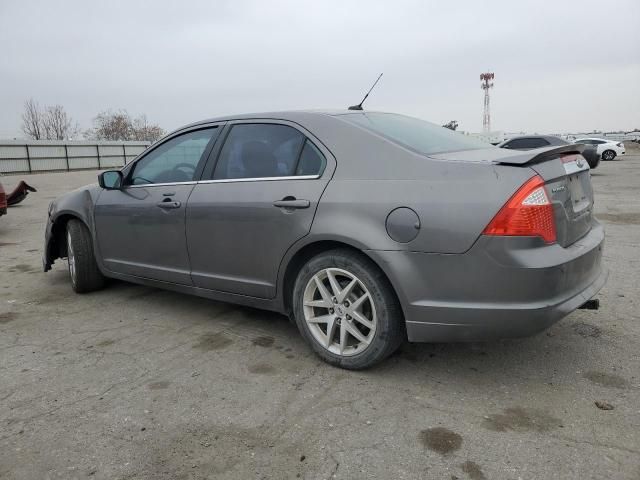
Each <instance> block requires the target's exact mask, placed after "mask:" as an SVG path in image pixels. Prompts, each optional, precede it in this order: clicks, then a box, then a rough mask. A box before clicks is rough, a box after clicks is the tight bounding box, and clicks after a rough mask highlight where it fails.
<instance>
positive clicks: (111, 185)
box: [98, 170, 122, 190]
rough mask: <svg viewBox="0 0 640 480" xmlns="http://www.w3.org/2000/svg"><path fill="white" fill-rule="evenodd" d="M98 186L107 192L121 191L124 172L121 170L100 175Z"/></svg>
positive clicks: (108, 171)
mask: <svg viewBox="0 0 640 480" xmlns="http://www.w3.org/2000/svg"><path fill="white" fill-rule="evenodd" d="M98 185H100V187H102V188H104V189H107V190H120V189H121V188H122V172H121V171H120V170H107V171H106V172H102V173H101V174H100V175H98Z"/></svg>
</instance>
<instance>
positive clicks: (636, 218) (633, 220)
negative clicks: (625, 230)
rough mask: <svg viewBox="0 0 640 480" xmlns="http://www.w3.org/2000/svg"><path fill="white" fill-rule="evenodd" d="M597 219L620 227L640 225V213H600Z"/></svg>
mask: <svg viewBox="0 0 640 480" xmlns="http://www.w3.org/2000/svg"><path fill="white" fill-rule="evenodd" d="M596 218H597V219H598V220H604V221H605V222H609V223H616V224H619V225H640V213H600V214H597V215H596Z"/></svg>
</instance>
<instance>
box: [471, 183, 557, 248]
mask: <svg viewBox="0 0 640 480" xmlns="http://www.w3.org/2000/svg"><path fill="white" fill-rule="evenodd" d="M482 233H483V234H485V235H501V236H525V237H542V239H543V240H544V241H545V242H546V243H553V242H555V241H556V222H555V219H554V215H553V206H552V205H551V202H550V201H549V196H548V195H547V191H546V190H545V188H544V180H542V178H540V177H539V176H538V175H536V176H535V177H533V178H531V179H529V180H527V181H526V182H525V184H524V185H522V187H520V188H519V189H518V191H517V192H516V193H514V194H513V196H512V197H511V198H510V199H509V201H508V202H507V203H505V205H504V206H503V207H502V208H501V209H500V211H499V212H498V213H497V214H496V216H495V217H493V220H491V222H489V225H487V227H486V228H485V229H484V232H482Z"/></svg>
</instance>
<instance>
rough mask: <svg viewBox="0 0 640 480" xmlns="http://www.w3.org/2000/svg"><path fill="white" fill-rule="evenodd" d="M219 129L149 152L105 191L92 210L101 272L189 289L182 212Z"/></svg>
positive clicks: (188, 135)
mask: <svg viewBox="0 0 640 480" xmlns="http://www.w3.org/2000/svg"><path fill="white" fill-rule="evenodd" d="M219 129H220V128H219V127H211V128H204V129H199V130H192V131H189V132H187V133H183V134H179V135H176V136H174V137H172V138H170V139H168V140H167V141H165V142H164V143H162V144H160V145H158V146H157V147H154V148H153V150H151V151H149V152H148V153H147V154H146V155H144V156H143V157H142V158H140V159H139V160H138V161H136V162H135V164H133V165H132V167H131V168H128V169H127V171H126V173H125V180H124V186H123V188H122V189H121V190H104V191H102V192H101V194H100V197H99V198H98V201H97V202H96V207H95V225H96V236H97V242H98V248H99V251H100V256H101V257H102V259H103V262H104V265H105V267H106V268H107V269H108V270H110V271H112V272H115V273H120V274H126V275H134V276H137V277H144V278H150V279H154V280H162V281H165V282H172V283H179V284H185V285H190V284H191V276H190V265H189V256H188V253H187V244H186V237H185V212H186V206H187V201H188V199H189V195H190V194H191V192H192V190H193V188H194V186H195V180H196V179H197V178H198V176H199V174H200V171H201V167H202V162H203V160H204V158H206V156H207V154H208V152H209V151H210V149H211V147H212V145H213V143H214V142H215V138H216V137H217V134H218V131H219Z"/></svg>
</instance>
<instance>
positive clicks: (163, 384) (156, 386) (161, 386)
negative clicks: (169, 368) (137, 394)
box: [147, 380, 171, 390]
mask: <svg viewBox="0 0 640 480" xmlns="http://www.w3.org/2000/svg"><path fill="white" fill-rule="evenodd" d="M169 385H171V382H167V381H166V380H162V381H160V382H151V383H149V384H148V385H147V386H148V387H149V390H165V389H167V388H169Z"/></svg>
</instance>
